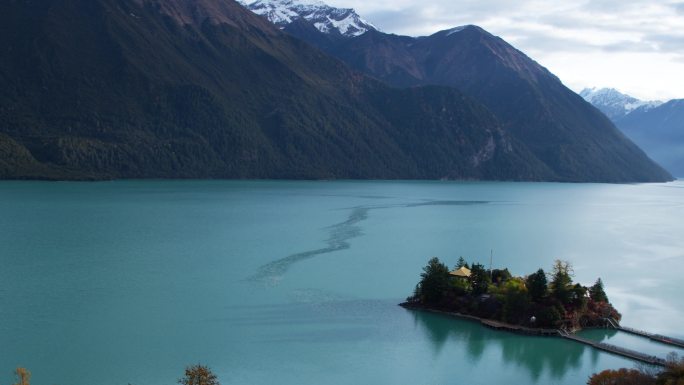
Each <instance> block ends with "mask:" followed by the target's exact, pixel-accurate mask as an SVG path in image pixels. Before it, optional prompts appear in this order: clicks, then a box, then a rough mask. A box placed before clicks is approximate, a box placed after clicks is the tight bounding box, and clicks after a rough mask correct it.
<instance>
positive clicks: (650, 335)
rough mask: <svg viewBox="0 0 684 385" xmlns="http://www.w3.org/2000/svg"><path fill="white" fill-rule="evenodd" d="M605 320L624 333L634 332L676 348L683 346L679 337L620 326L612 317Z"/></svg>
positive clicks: (683, 342) (682, 341) (683, 343)
mask: <svg viewBox="0 0 684 385" xmlns="http://www.w3.org/2000/svg"><path fill="white" fill-rule="evenodd" d="M606 321H607V322H608V324H609V325H610V326H611V327H612V328H613V329H616V330H620V331H623V332H625V333H630V334H634V335H637V336H640V337H645V338H648V339H650V340H652V341H656V342H660V343H662V344H666V345H672V346H676V347H678V348H684V340H681V339H679V338H673V337H668V336H664V335H662V334H654V333H649V332H647V331H643V330H639V329H634V328H630V327H629V326H620V324H619V323H618V322H616V321H615V320H614V319H612V318H606Z"/></svg>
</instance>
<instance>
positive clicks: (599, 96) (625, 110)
mask: <svg viewBox="0 0 684 385" xmlns="http://www.w3.org/2000/svg"><path fill="white" fill-rule="evenodd" d="M580 96H581V97H583V98H584V100H586V101H588V102H589V103H591V104H593V105H594V107H596V108H598V109H599V110H601V112H603V113H604V114H606V116H607V117H608V118H610V120H612V121H613V122H615V121H617V120H618V119H620V118H622V117H624V116H626V115H627V114H629V113H630V112H632V111H634V110H637V109H640V110H642V111H648V110H650V109H651V108H654V107H658V106H659V105H661V104H663V102H661V101H643V100H639V99H637V98H634V97H632V96H629V95H626V94H623V93H621V92H620V91H618V90H616V89H615V88H585V89H583V90H582V91H581V92H580Z"/></svg>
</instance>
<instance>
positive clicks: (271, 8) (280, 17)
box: [238, 0, 377, 37]
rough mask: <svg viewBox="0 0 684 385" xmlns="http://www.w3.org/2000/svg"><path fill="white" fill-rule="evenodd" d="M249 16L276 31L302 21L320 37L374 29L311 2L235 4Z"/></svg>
mask: <svg viewBox="0 0 684 385" xmlns="http://www.w3.org/2000/svg"><path fill="white" fill-rule="evenodd" d="M238 1H239V2H240V3H241V4H242V5H244V6H245V7H246V8H247V9H249V10H251V11H252V12H254V13H256V14H258V15H261V16H264V17H266V18H267V19H268V20H269V21H271V22H272V23H273V24H275V25H277V26H278V27H280V28H281V29H282V28H285V26H287V25H288V24H290V23H292V22H293V21H295V20H297V19H299V18H304V19H305V20H307V21H309V22H310V23H312V24H313V25H314V26H315V27H316V28H317V29H318V30H319V31H321V32H323V33H339V34H340V35H342V36H347V37H353V36H359V35H362V34H364V33H366V32H368V31H371V30H377V28H375V26H373V25H372V24H371V23H369V22H367V21H366V20H364V19H363V18H361V16H359V15H358V14H357V13H356V11H354V10H353V9H351V8H335V7H331V6H329V5H327V4H325V3H323V2H321V1H315V0H256V1H253V0H238Z"/></svg>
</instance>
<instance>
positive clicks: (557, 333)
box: [400, 303, 684, 366]
mask: <svg viewBox="0 0 684 385" xmlns="http://www.w3.org/2000/svg"><path fill="white" fill-rule="evenodd" d="M400 305H401V306H403V307H405V308H407V309H412V310H421V311H427V312H431V313H438V314H443V315H447V316H451V317H458V318H462V319H467V320H471V321H475V322H479V323H480V324H481V325H483V326H486V327H488V328H491V329H495V330H502V331H508V332H513V333H518V334H527V335H536V336H549V337H550V336H554V337H561V338H565V339H567V340H571V341H575V342H578V343H581V344H584V345H587V346H591V347H593V348H595V349H599V350H603V351H605V352H608V353H611V354H615V355H618V356H621V357H625V358H628V359H631V360H635V361H639V362H643V363H646V364H649V365H655V366H667V361H666V360H665V359H663V358H660V357H656V356H652V355H648V354H644V353H641V352H638V351H636V350H631V349H627V348H622V347H619V346H615V345H611V344H606V343H603V342H598V341H592V340H590V339H587V338H583V337H580V336H577V335H575V334H574V333H571V332H568V331H565V330H557V329H541V328H528V327H525V326H520V325H512V324H508V323H505V322H500V321H495V320H491V319H484V318H479V317H475V316H472V315H468V314H461V313H455V312H447V311H441V310H436V309H430V308H427V307H424V306H416V305H414V304H410V303H402V304H400ZM605 320H606V323H607V325H609V327H611V328H613V329H616V330H620V331H624V332H626V333H631V334H635V335H638V336H642V337H646V338H648V339H650V340H653V341H657V342H661V343H664V344H668V345H672V346H677V347H681V348H684V341H683V340H680V339H677V338H672V337H667V336H662V335H659V334H653V333H649V332H645V331H641V330H637V329H632V328H630V327H626V326H620V324H619V323H618V322H617V321H615V320H613V319H610V318H606V319H605Z"/></svg>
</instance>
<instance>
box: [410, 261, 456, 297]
mask: <svg viewBox="0 0 684 385" xmlns="http://www.w3.org/2000/svg"><path fill="white" fill-rule="evenodd" d="M448 289H449V268H448V267H447V266H446V265H445V264H443V263H442V262H440V260H439V258H432V259H430V261H429V262H428V264H427V266H425V267H424V268H423V272H422V273H421V274H420V282H419V283H418V286H417V287H416V292H415V296H416V297H417V298H419V299H420V300H421V301H424V302H425V303H433V304H434V303H437V302H439V301H440V300H441V299H442V297H443V296H444V293H445V292H446V291H447V290H448Z"/></svg>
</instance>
